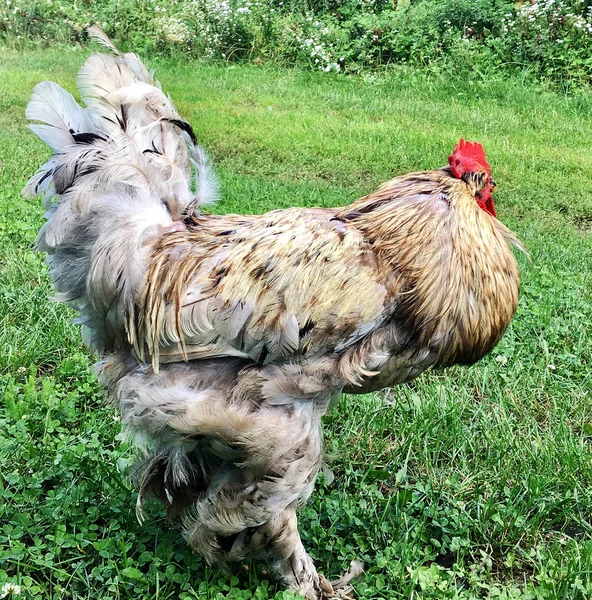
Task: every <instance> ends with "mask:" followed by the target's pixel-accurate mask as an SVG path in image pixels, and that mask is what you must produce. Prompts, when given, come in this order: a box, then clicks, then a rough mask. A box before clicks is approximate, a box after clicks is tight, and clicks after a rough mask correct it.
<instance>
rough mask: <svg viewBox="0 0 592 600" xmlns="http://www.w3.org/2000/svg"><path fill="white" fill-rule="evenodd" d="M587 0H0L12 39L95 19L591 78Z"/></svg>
mask: <svg viewBox="0 0 592 600" xmlns="http://www.w3.org/2000/svg"><path fill="white" fill-rule="evenodd" d="M591 3H592V0H540V1H538V2H537V1H533V3H530V2H519V3H518V4H514V3H513V2H511V1H509V0H493V1H488V0H443V1H439V0H399V1H398V2H397V0H394V1H389V2H387V1H386V0H359V1H354V0H349V1H346V2H337V1H335V0H308V1H307V2H296V1H295V0H283V1H282V0H141V1H140V2H135V1H132V0H75V1H73V2H72V1H70V2H68V1H66V0H63V1H61V2H60V1H59V0H5V1H4V3H2V4H0V35H1V36H2V37H4V38H5V39H7V40H11V41H12V43H22V42H23V40H30V39H37V40H42V41H43V42H45V43H55V42H79V41H82V40H84V39H85V28H86V27H87V26H88V25H89V24H91V23H97V24H99V25H100V26H101V27H103V28H104V29H105V30H106V31H107V33H109V34H110V35H112V36H113V37H114V38H115V39H116V40H117V41H118V42H120V43H123V44H126V45H129V46H130V47H133V48H134V49H137V50H140V51H143V52H151V51H153V52H159V53H169V52H182V53H184V54H186V55H188V56H191V57H205V58H216V57H217V58H222V59H226V60H245V59H246V60H249V59H260V58H273V59H276V60H280V61H284V62H286V63H289V64H294V63H301V64H306V65H309V66H311V67H312V68H315V69H320V70H323V71H347V72H355V71H359V70H365V69H373V68H376V67H378V66H381V65H388V64H409V65H415V66H422V67H425V66H428V67H430V68H434V69H439V70H447V71H448V72H458V71H461V72H462V71H471V72H473V73H475V74H477V75H478V74H484V73H485V74H487V73H490V72H491V71H492V70H495V71H498V72H506V73H507V72H510V71H514V72H515V71H523V72H525V73H527V74H531V75H532V76H534V77H536V78H538V79H546V80H549V81H550V82H553V83H555V84H561V85H563V86H564V87H569V86H578V87H581V86H587V85H588V84H590V82H591V79H592V52H591V50H592V11H591V7H590V4H591Z"/></svg>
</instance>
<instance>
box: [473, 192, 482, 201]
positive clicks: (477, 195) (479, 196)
mask: <svg viewBox="0 0 592 600" xmlns="http://www.w3.org/2000/svg"><path fill="white" fill-rule="evenodd" d="M475 198H477V200H483V194H482V193H481V192H475Z"/></svg>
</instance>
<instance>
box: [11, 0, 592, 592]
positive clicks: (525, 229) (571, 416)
mask: <svg viewBox="0 0 592 600" xmlns="http://www.w3.org/2000/svg"><path fill="white" fill-rule="evenodd" d="M32 5H33V4H32V3H31V6H32ZM43 5H47V6H49V5H50V3H49V2H46V3H44V4H43ZM107 5H108V4H107V3H106V2H105V3H104V4H102V3H101V2H97V3H96V4H95V8H96V7H103V6H107ZM38 6H39V7H41V6H42V4H41V3H39V4H38ZM51 6H54V8H55V10H56V11H57V10H58V4H57V3H56V4H52V5H51ZM81 6H82V7H84V6H87V5H86V4H84V3H82V4H81ZM88 6H91V5H90V4H89V5H88ZM114 6H115V5H114ZM118 6H120V7H122V8H121V10H123V7H125V6H126V5H125V4H120V5H118ZM171 6H173V4H172V3H171ZM426 6H427V5H426ZM430 6H432V5H430ZM323 7H324V8H323ZM323 7H321V8H323V10H326V11H327V12H326V14H331V13H330V11H331V7H330V6H328V5H327V6H325V5H323ZM66 8H68V7H62V9H63V10H64V11H65V10H66ZM144 8H145V10H146V12H149V11H153V12H154V11H155V9H154V7H153V4H152V3H150V2H146V3H145V5H144ZM62 9H60V10H62ZM48 10H49V9H48ZM97 10H98V9H97ZM413 10H419V8H418V5H414V9H413ZM55 14H58V13H57V12H56V13H55ZM60 14H61V13H60ZM151 14H152V13H151ZM167 15H168V13H167ZM19 18H20V17H19ZM167 18H168V17H167ZM115 21H117V19H113V21H110V22H115ZM24 22H25V21H23V23H24ZM27 22H28V23H33V21H32V20H31V19H29V20H28V21H27ZM120 22H121V21H120ZM55 23H56V27H57V21H56V22H55ZM67 27H70V25H67ZM122 27H123V26H119V29H118V31H119V34H120V35H124V33H125V32H124V31H123V29H122ZM73 30H74V29H73V26H72V29H71V30H70V29H67V28H66V29H62V28H60V29H59V30H57V31H64V32H67V31H73ZM132 30H133V27H132V26H131V25H130V29H129V32H130V35H131V31H132ZM56 35H57V33H56ZM68 35H70V34H68ZM64 36H65V37H64V40H65V39H67V36H66V33H64ZM155 43H157V42H155ZM158 43H160V42H158ZM87 54H88V49H87V48H85V49H83V50H80V49H79V48H75V47H71V46H63V47H61V48H58V49H49V50H31V49H28V50H24V51H23V50H21V51H17V50H14V49H11V48H10V47H2V48H1V50H0V182H1V183H0V348H1V351H0V394H1V396H0V397H1V398H2V403H3V404H2V408H1V409H0V592H1V589H2V585H3V584H5V583H6V582H11V583H14V584H18V585H20V586H21V594H22V597H24V598H34V599H43V600H47V599H60V600H61V599H70V598H72V599H74V598H76V599H82V598H85V599H92V600H107V599H122V598H130V599H131V598H134V599H138V598H141V599H146V600H148V599H158V600H163V599H168V598H170V599H180V600H189V599H191V598H200V599H204V598H205V599H221V598H222V599H223V598H229V599H238V598H256V599H260V600H265V599H267V598H276V599H282V598H283V599H287V598H290V597H291V596H290V594H288V593H287V592H283V591H278V588H276V587H275V584H273V583H270V582H269V581H268V579H267V576H266V575H265V573H264V572H262V571H261V570H260V568H259V567H257V566H255V565H252V566H251V567H250V568H249V569H248V570H247V569H243V568H240V567H238V568H237V569H236V570H235V571H233V572H232V573H231V574H224V573H221V572H219V571H217V570H212V569H209V568H207V567H206V566H205V564H204V562H203V561H202V560H201V559H200V558H199V557H196V556H192V555H191V553H190V551H189V550H188V548H187V547H186V546H185V543H184V541H183V540H182V538H181V535H180V532H179V531H178V530H176V529H175V528H173V527H171V526H170V525H168V524H167V523H166V522H165V520H164V517H163V513H162V510H161V507H159V506H158V505H154V506H153V507H152V509H151V511H150V512H149V515H148V519H147V522H146V523H145V524H144V525H143V526H140V525H139V524H138V523H137V521H136V518H135V514H134V507H135V493H134V492H133V490H132V489H131V487H130V485H129V483H128V481H127V479H126V477H125V474H124V473H125V467H126V465H127V464H128V463H129V461H130V458H131V455H130V450H129V448H128V447H127V445H126V444H125V442H123V441H122V440H121V438H120V429H119V423H118V417H117V412H116V410H115V409H114V408H113V407H110V406H107V405H106V404H105V402H104V398H103V397H102V394H101V392H100V390H99V388H98V386H97V383H96V381H95V378H94V376H93V374H92V367H91V364H92V362H93V360H92V358H89V357H88V356H87V353H86V350H85V349H84V348H83V346H82V344H81V340H80V336H79V330H78V328H77V327H75V326H73V325H71V324H70V319H71V317H72V314H71V312H70V311H69V310H68V309H67V308H66V307H64V306H62V305H58V304H55V303H52V302H51V301H50V299H49V297H50V295H51V291H50V286H49V283H48V280H47V276H46V269H45V265H44V258H43V256H41V255H39V254H36V253H35V252H34V251H33V241H34V238H35V234H36V232H37V230H38V229H39V227H40V225H41V223H42V222H43V211H42V208H41V206H40V202H38V201H37V200H24V199H22V198H20V196H19V192H20V190H21V188H22V187H23V185H24V183H25V181H26V180H27V178H28V177H29V176H30V175H31V174H32V173H33V172H34V171H35V170H36V169H37V167H38V166H39V165H40V164H41V163H42V162H43V161H44V160H45V159H46V158H47V156H48V154H49V150H48V148H46V147H45V146H44V145H43V143H42V142H40V141H39V140H38V139H37V138H36V137H35V136H34V135H33V134H31V133H29V132H27V130H26V128H25V127H26V121H25V118H24V109H25V106H26V103H27V101H28V98H29V96H30V94H31V90H32V88H33V86H34V85H35V84H36V83H37V82H39V81H41V80H43V79H46V78H50V79H53V80H56V81H58V82H59V83H60V84H62V85H64V86H65V87H66V88H67V89H69V90H70V91H72V92H74V93H75V85H74V78H75V74H76V71H77V69H78V67H79V66H80V64H81V63H82V61H83V60H84V58H85V57H86V55H87ZM151 66H153V67H155V68H156V71H157V74H158V76H159V78H160V79H161V82H162V84H163V88H164V89H165V90H166V91H167V92H169V93H170V94H171V96H172V98H173V99H174V101H175V103H176V105H177V107H178V109H179V111H180V112H181V114H183V115H184V116H185V117H186V118H188V119H189V120H190V121H191V123H192V124H193V126H194V127H195V129H196V132H197V134H198V137H199V139H200V141H201V142H202V143H203V144H204V146H205V147H206V148H207V149H208V150H209V151H210V153H211V155H212V157H213V159H214V162H215V164H216V165H217V171H218V173H219V176H220V179H221V184H222V198H223V200H222V201H221V202H220V204H219V205H218V206H217V207H216V209H215V210H217V211H223V212H229V211H234V212H263V211H266V210H269V209H272V208H278V207H284V206H294V205H306V206H313V205H321V206H331V205H336V204H344V203H346V202H349V201H351V200H353V199H355V198H356V197H357V196H359V195H361V194H364V193H368V192H370V191H372V190H373V189H375V187H376V186H377V185H378V184H379V183H381V182H383V181H385V180H387V179H388V178H390V177H392V176H393V175H395V174H398V173H403V172H407V171H411V170H418V169H428V168H436V167H439V166H441V165H442V164H443V163H445V162H446V157H447V156H448V154H449V153H450V151H451V150H452V148H453V146H454V144H455V142H456V141H457V140H458V139H459V138H460V137H461V136H464V137H467V138H469V139H479V140H480V141H482V142H483V143H484V145H485V148H486V150H487V152H488V157H489V161H490V163H491V164H492V166H493V169H494V175H495V179H496V182H497V184H498V190H499V191H498V192H497V193H496V203H497V208H498V213H499V216H500V219H502V220H503V221H504V222H505V223H506V224H507V225H509V226H510V227H511V228H512V229H514V230H515V231H516V232H517V233H518V235H519V236H520V238H521V239H522V240H523V241H524V243H525V244H526V246H527V247H528V249H529V250H530V252H531V256H532V261H533V262H532V264H530V263H528V261H527V260H526V259H525V258H524V257H519V260H520V263H521V268H522V274H523V285H522V296H521V301H520V308H519V311H518V314H517V316H516V319H515V320H514V322H513V325H512V326H511V328H510V330H509V331H508V332H507V334H506V335H505V337H504V339H503V340H502V342H501V343H500V345H499V346H498V347H497V348H496V349H495V351H494V352H493V353H492V354H491V355H490V356H489V357H487V358H486V359H485V360H483V361H482V362H480V363H479V364H478V365H476V366H475V367H472V368H470V369H465V368H455V369H452V370H448V371H446V372H442V373H436V372H433V373H428V374H425V375H424V376H422V377H421V378H420V379H418V380H417V381H416V382H414V383H413V384H412V385H409V386H405V387H400V388H397V389H395V390H392V391H389V392H386V393H382V394H376V395H369V396H364V397H344V398H343V399H342V400H341V401H340V402H339V403H337V405H336V406H335V408H334V410H333V412H332V413H331V414H330V415H329V416H328V417H327V418H326V420H325V430H326V449H327V453H328V457H327V460H328V462H329V466H330V468H331V469H332V471H333V472H334V474H335V480H334V481H333V482H332V483H331V484H329V483H328V482H327V480H325V479H324V478H322V477H321V478H320V479H321V480H320V481H319V483H318V485H317V489H316V491H315V493H314V494H313V496H312V498H311V501H310V503H309V504H308V505H307V507H306V508H305V509H304V511H303V513H302V517H301V523H302V524H301V531H302V532H303V537H304V541H305V544H306V546H307V548H308V549H309V551H310V552H311V554H312V556H313V557H314V559H315V560H316V562H317V564H318V566H319V569H320V570H321V571H323V572H324V573H325V574H327V575H328V576H329V577H335V576H337V575H338V574H339V573H340V572H341V571H342V570H343V569H344V568H346V567H347V566H348V565H349V562H350V560H351V559H353V558H361V559H362V560H364V561H365V563H366V565H367V571H366V574H365V575H364V576H363V577H362V578H361V579H360V580H359V581H358V582H356V588H357V593H358V596H359V597H360V598H361V599H371V598H372V599H374V598H384V599H386V600H395V599H401V600H402V599H408V600H411V599H413V600H428V599H429V600H442V599H465V600H468V599H477V598H495V599H510V598H520V599H523V600H526V599H529V600H535V599H536V600H539V599H557V600H566V599H570V600H585V599H589V598H590V597H592V574H591V565H592V504H591V498H592V448H591V442H592V411H591V391H590V390H591V386H592V364H591V363H592V360H591V358H590V357H591V356H592V330H591V327H590V323H591V320H592V244H591V235H592V147H591V146H590V139H591V138H592V110H591V109H592V99H591V98H590V96H588V95H585V94H578V95H577V96H574V97H571V98H566V97H564V96H559V95H556V94H554V93H549V92H546V91H545V90H544V89H543V88H542V87H533V86H525V85H524V84H523V82H522V80H520V79H507V80H501V79H500V78H499V77H498V78H495V77H491V78H489V79H487V80H485V79H482V80H477V81H476V80H474V79H472V78H467V79H465V80H463V79H460V78H456V79H450V78H448V77H438V76H435V75H434V74H433V72H430V71H423V72H420V71H417V70H413V69H403V70H401V69H399V70H396V71H395V72H394V73H390V74H380V73H374V74H372V73H366V74H365V75H363V76H359V77H343V76H342V75H336V74H331V73H329V74H326V73H315V72H311V71H303V70H291V69H280V68H277V67H270V66H259V67H257V66H252V65H251V66H249V65H231V66H228V65H220V64H203V63H188V62H186V61H184V60H179V59H178V57H177V58H176V59H158V60H154V61H152V65H151Z"/></svg>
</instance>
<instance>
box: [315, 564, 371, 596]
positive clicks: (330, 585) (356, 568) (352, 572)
mask: <svg viewBox="0 0 592 600" xmlns="http://www.w3.org/2000/svg"><path fill="white" fill-rule="evenodd" d="M363 571H364V563H362V562H361V561H359V560H352V561H351V565H350V568H349V571H347V573H344V574H343V575H342V576H341V577H340V578H339V579H336V580H335V581H328V580H327V579H325V577H324V576H323V575H320V576H319V578H320V583H321V592H322V598H326V599H332V598H338V599H339V600H354V598H353V596H351V595H350V594H351V591H352V589H353V588H352V586H351V585H350V581H351V580H352V579H355V578H356V577H359V576H360V575H361V574H362V573H363Z"/></svg>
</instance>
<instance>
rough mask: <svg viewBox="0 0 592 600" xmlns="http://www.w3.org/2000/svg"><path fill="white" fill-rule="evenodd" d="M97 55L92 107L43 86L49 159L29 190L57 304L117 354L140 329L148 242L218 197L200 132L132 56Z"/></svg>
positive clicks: (85, 90)
mask: <svg viewBox="0 0 592 600" xmlns="http://www.w3.org/2000/svg"><path fill="white" fill-rule="evenodd" d="M89 34H90V35H91V37H93V38H94V39H95V40H96V41H98V42H99V43H101V44H102V45H103V46H105V47H106V48H107V49H108V50H109V51H110V53H109V54H104V53H97V54H93V55H92V56H90V57H89V58H88V59H87V61H86V62H85V64H84V65H83V66H82V68H81V69H80V71H79V73H78V77H77V84H78V89H79V91H80V94H81V97H82V99H83V100H84V102H85V104H86V106H87V107H86V108H82V107H81V106H80V105H79V104H78V103H77V102H76V101H75V100H74V98H73V97H72V95H71V94H70V93H69V92H67V91H66V90H64V89H63V88H61V87H60V86H59V85H57V84H56V83H53V82H51V81H43V82H41V83H39V84H38V85H37V86H36V87H35V89H34V92H33V95H32V97H31V100H30V102H29V105H28V106H27V109H26V113H25V114H26V116H27V118H28V119H30V120H32V121H40V122H41V123H42V124H33V125H30V128H31V129H32V131H34V132H35V133H36V134H37V135H38V136H39V137H40V138H41V139H42V140H43V141H44V142H45V143H46V144H47V145H48V146H50V147H51V148H52V149H53V150H54V154H53V156H52V157H51V158H50V159H49V160H48V161H47V162H46V163H45V164H44V165H43V166H42V167H41V168H40V169H39V171H38V172H37V173H36V174H35V175H34V176H33V177H32V178H31V179H30V180H29V182H28V183H27V185H26V186H25V188H24V190H23V194H24V195H27V196H36V195H43V201H44V206H45V208H46V209H47V213H46V217H47V219H48V221H47V222H46V223H45V225H44V226H43V228H42V229H41V231H40V232H39V235H38V237H37V247H38V249H39V250H42V251H45V252H47V254H48V262H49V264H50V268H51V278H52V281H53V284H54V287H55V289H56V290H57V293H58V294H57V296H58V299H59V300H63V301H66V302H68V303H70V305H71V306H73V307H74V308H75V309H76V310H78V311H79V312H80V318H79V319H78V321H79V322H80V323H82V324H83V335H84V337H85V342H86V343H87V344H88V345H89V347H90V348H91V349H93V350H99V351H105V350H113V349H116V348H118V347H120V346H121V345H123V344H124V343H125V342H126V341H127V342H129V343H131V344H133V343H134V341H135V340H134V336H135V325H134V305H135V300H136V298H137V294H138V292H139V289H140V287H141V285H142V279H143V273H144V270H143V264H144V259H145V255H146V252H147V251H148V250H147V248H148V246H147V242H148V241H149V240H150V239H151V238H153V237H154V236H155V235H158V233H159V232H162V231H163V230H166V228H169V227H171V226H174V224H175V222H178V221H180V220H182V219H183V218H184V217H185V216H188V215H190V214H191V213H193V212H194V211H195V210H196V209H197V208H198V207H199V206H201V205H205V204H209V203H211V202H213V201H215V199H216V195H217V184H216V179H215V177H214V175H213V173H212V171H211V169H210V165H209V163H208V159H207V156H206V154H205V152H204V151H203V150H202V149H201V148H200V146H199V145H198V144H197V142H196V139H195V135H194V133H193V131H192V129H191V127H190V125H189V124H187V123H186V122H185V121H183V120H182V119H181V118H180V116H179V114H178V113H177V111H176V110H175V108H174V106H173V104H172V102H171V100H170V98H168V97H167V96H165V94H164V93H163V92H162V90H161V88H160V85H159V84H158V82H155V81H154V80H153V79H152V75H151V74H150V73H149V72H148V70H147V69H146V67H145V66H144V65H143V64H142V62H141V61H140V59H139V58H138V57H137V56H136V55H135V54H131V53H128V54H122V53H120V52H119V51H118V50H117V48H116V47H115V46H114V45H113V43H112V42H111V40H110V39H109V38H108V37H107V36H106V35H105V33H103V31H101V30H100V29H99V28H97V27H91V28H90V29H89Z"/></svg>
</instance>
